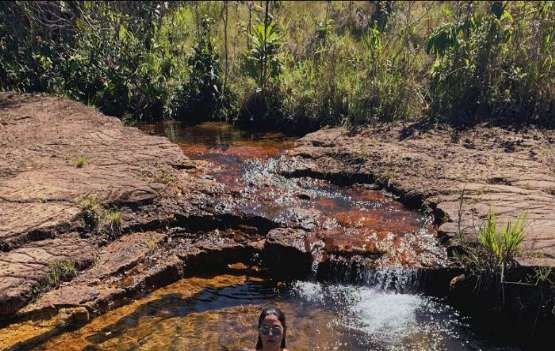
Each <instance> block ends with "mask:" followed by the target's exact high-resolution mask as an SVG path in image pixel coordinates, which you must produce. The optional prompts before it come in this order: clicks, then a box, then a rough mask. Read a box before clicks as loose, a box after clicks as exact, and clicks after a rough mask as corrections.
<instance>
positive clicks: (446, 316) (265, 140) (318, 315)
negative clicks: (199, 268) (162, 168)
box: [37, 122, 518, 351]
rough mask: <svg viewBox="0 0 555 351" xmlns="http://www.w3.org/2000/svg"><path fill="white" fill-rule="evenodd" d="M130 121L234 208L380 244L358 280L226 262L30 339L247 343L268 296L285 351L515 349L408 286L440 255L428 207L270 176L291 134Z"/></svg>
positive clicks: (329, 236)
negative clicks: (178, 153) (277, 274)
mask: <svg viewBox="0 0 555 351" xmlns="http://www.w3.org/2000/svg"><path fill="white" fill-rule="evenodd" d="M141 129H142V130H143V131H145V132H146V133H149V134H156V135H165V136H167V137H168V138H169V139H171V140H172V141H174V142H176V143H178V144H179V145H180V146H181V148H182V150H183V152H184V153H185V154H186V155H187V156H188V157H190V158H194V159H198V160H204V161H206V162H209V163H210V164H211V167H213V168H212V169H213V171H212V174H211V175H210V176H211V177H213V178H214V179H216V180H218V181H219V182H220V183H222V184H224V186H225V187H228V188H229V189H232V190H233V191H236V192H237V193H238V194H240V195H241V196H242V197H245V198H248V199H249V200H248V201H246V202H244V204H243V205H242V206H243V208H242V211H244V212H252V213H253V214H257V215H263V216H264V217H266V218H270V219H272V220H273V221H275V222H276V223H280V220H281V219H283V218H289V219H290V218H291V213H290V212H291V208H292V207H291V206H292V205H291V204H292V203H293V204H294V205H295V208H296V209H297V208H301V209H303V210H304V211H306V212H307V213H317V214H318V215H317V216H312V217H310V218H312V222H310V221H309V222H310V223H308V224H307V223H306V220H303V219H302V218H301V219H299V221H301V222H303V221H304V222H303V223H301V224H302V226H305V227H308V228H309V229H311V230H312V231H314V232H321V233H324V234H322V238H323V239H324V240H323V242H324V243H325V246H326V250H324V252H327V253H328V254H329V253H333V252H334V250H336V251H337V250H339V251H341V250H343V251H350V252H352V253H357V252H360V251H361V250H362V251H365V252H370V253H371V252H372V251H376V252H381V253H382V254H380V255H375V257H373V258H372V264H371V265H372V269H368V271H362V272H360V271H359V272H358V273H357V277H356V278H357V279H353V277H348V276H346V273H345V272H343V273H339V274H341V275H343V276H338V277H335V279H332V280H329V279H320V278H318V272H317V270H318V267H314V268H313V270H314V272H313V277H312V278H309V279H305V280H302V281H299V280H293V281H287V282H283V281H276V280H275V279H272V278H271V272H270V274H268V272H263V269H260V268H257V267H258V266H257V262H253V266H252V267H247V268H248V269H245V267H243V269H233V266H232V267H231V268H230V270H229V271H227V272H221V273H220V274H216V275H213V276H197V277H189V278H184V279H182V280H180V281H178V282H176V283H173V284H171V285H168V286H166V287H164V288H161V289H158V290H156V291H154V292H153V293H152V294H150V295H148V296H146V297H144V298H142V299H139V300H136V301H135V302H133V303H132V304H129V305H126V306H123V307H119V308H117V309H115V310H112V311H109V312H108V313H106V314H104V315H101V316H99V317H97V318H96V319H94V320H93V321H92V322H91V323H89V324H87V325H86V326H84V327H82V328H81V329H78V330H76V331H73V332H69V333H66V334H63V335H60V336H57V337H54V338H52V339H50V340H49V341H48V342H47V343H46V344H44V345H41V346H39V347H38V348H37V349H40V350H63V351H69V350H88V351H91V350H237V349H238V348H240V347H250V348H252V347H254V342H255V341H256V320H257V316H258V313H259V311H260V309H261V308H262V307H263V306H265V305H267V304H269V303H271V304H275V305H277V306H279V307H280V308H282V309H283V311H284V312H285V313H286V316H287V322H288V330H287V341H288V348H289V350H295V351H300V350H353V351H354V350H449V351H453V350H518V349H517V348H514V347H509V346H507V345H503V344H499V343H498V342H496V341H492V340H491V339H490V338H488V337H487V336H485V335H482V334H480V333H479V332H477V331H476V330H474V329H473V327H472V321H471V319H470V318H468V317H465V316H463V315H461V314H460V313H459V312H458V311H457V310H455V309H454V308H452V307H450V306H449V305H448V304H447V303H446V302H445V301H444V300H443V299H442V298H439V297H433V296H429V295H426V294H425V293H424V292H423V290H422V289H420V288H419V287H418V284H417V283H416V282H417V280H418V274H417V269H418V268H421V267H428V268H430V267H431V268H433V267H441V265H442V263H444V260H445V259H446V254H445V250H444V248H442V247H441V246H440V245H439V244H438V243H437V239H436V237H435V235H434V228H433V225H432V223H431V219H430V218H429V216H427V215H425V214H423V213H420V212H418V211H415V210H410V209H407V208H405V207H404V206H403V205H402V204H401V203H399V202H398V201H396V200H395V199H394V197H393V196H392V195H390V194H388V193H386V192H384V191H382V190H379V189H377V188H376V187H373V186H372V185H368V184H354V185H348V186H339V185H335V184H333V183H331V182H328V181H326V180H322V179H313V178H287V177H283V176H280V175H278V172H277V171H276V169H277V168H278V167H279V157H280V155H281V154H283V153H284V152H286V150H287V149H288V148H291V147H292V146H293V144H294V139H292V138H287V137H283V136H281V135H278V134H262V135H261V134H253V133H248V132H244V131H240V130H237V129H234V128H233V127H231V126H229V125H227V124H223V123H204V124H201V125H197V126H194V127H190V126H185V125H182V124H179V123H175V122H166V123H164V124H157V125H145V126H141ZM297 212H298V211H297ZM314 218H316V219H315V220H314ZM365 238H372V242H377V243H378V244H375V245H374V246H376V247H374V246H372V245H370V244H369V241H368V240H366V239H365ZM384 253H385V254H384ZM330 255H331V254H330ZM369 257H372V255H369ZM328 258H329V257H328ZM317 278H318V279H317ZM355 281H356V283H355Z"/></svg>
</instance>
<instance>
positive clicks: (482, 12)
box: [428, 2, 555, 124]
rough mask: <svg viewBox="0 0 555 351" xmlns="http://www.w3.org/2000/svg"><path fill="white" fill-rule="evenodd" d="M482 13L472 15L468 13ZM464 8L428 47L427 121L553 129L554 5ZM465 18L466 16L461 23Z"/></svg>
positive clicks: (498, 4)
mask: <svg viewBox="0 0 555 351" xmlns="http://www.w3.org/2000/svg"><path fill="white" fill-rule="evenodd" d="M479 5H482V6H485V7H486V8H483V7H478V8H474V6H479ZM479 5H474V4H473V3H467V4H466V8H461V9H460V10H459V11H458V14H459V15H458V16H457V17H456V18H455V19H454V20H453V21H451V22H449V23H446V24H444V25H442V26H440V27H438V28H437V29H436V30H435V32H434V33H433V35H432V36H431V37H430V39H429V41H428V52H429V53H431V54H434V55H436V60H435V62H434V64H433V66H432V70H431V77H432V81H431V86H430V98H431V113H432V115H433V116H435V117H436V118H443V117H445V118H447V119H448V120H449V121H453V122H456V123H463V124H469V123H476V122H479V121H480V120H484V119H490V118H497V119H501V120H503V121H505V122H511V123H512V122H540V123H546V124H550V123H553V122H554V117H553V114H554V113H555V109H554V107H555V90H554V89H553V86H555V70H554V68H555V66H554V56H553V53H554V49H555V44H554V40H553V38H554V36H555V18H554V16H553V3H552V2H537V3H509V2H505V3H502V2H489V3H483V4H479ZM463 14H464V15H463Z"/></svg>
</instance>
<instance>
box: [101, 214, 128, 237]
mask: <svg viewBox="0 0 555 351" xmlns="http://www.w3.org/2000/svg"><path fill="white" fill-rule="evenodd" d="M122 218H123V215H122V213H121V211H117V210H106V211H104V213H103V214H102V217H101V222H102V223H103V224H104V225H106V227H107V228H108V231H109V234H110V235H112V236H115V235H117V234H119V233H121V222H122Z"/></svg>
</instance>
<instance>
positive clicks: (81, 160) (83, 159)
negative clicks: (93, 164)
mask: <svg viewBox="0 0 555 351" xmlns="http://www.w3.org/2000/svg"><path fill="white" fill-rule="evenodd" d="M73 164H74V165H75V167H76V168H83V167H85V166H86V165H87V164H89V159H88V158H87V156H85V155H81V156H79V157H78V158H77V159H76V160H75V162H74V163H73Z"/></svg>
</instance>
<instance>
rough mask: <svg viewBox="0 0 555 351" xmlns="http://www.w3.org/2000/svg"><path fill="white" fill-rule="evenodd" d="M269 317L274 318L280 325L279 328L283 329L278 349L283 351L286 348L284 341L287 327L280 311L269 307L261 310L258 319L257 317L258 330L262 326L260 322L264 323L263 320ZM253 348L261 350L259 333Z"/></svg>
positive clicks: (283, 315)
mask: <svg viewBox="0 0 555 351" xmlns="http://www.w3.org/2000/svg"><path fill="white" fill-rule="evenodd" d="M270 315H274V316H276V317H277V319H278V320H279V322H280V323H281V326H282V327H283V338H282V339H281V345H280V347H281V348H282V349H283V348H285V347H286V344H287V343H286V341H285V335H286V332H287V325H286V324H285V314H284V313H283V312H282V310H280V309H279V308H277V307H274V306H269V307H266V308H265V309H263V310H262V312H261V313H260V317H258V328H259V329H260V326H261V325H262V322H263V321H264V319H266V317H268V316H270ZM255 348H256V349H257V350H260V349H262V339H261V338H260V331H259V332H258V341H257V342H256V347H255Z"/></svg>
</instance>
